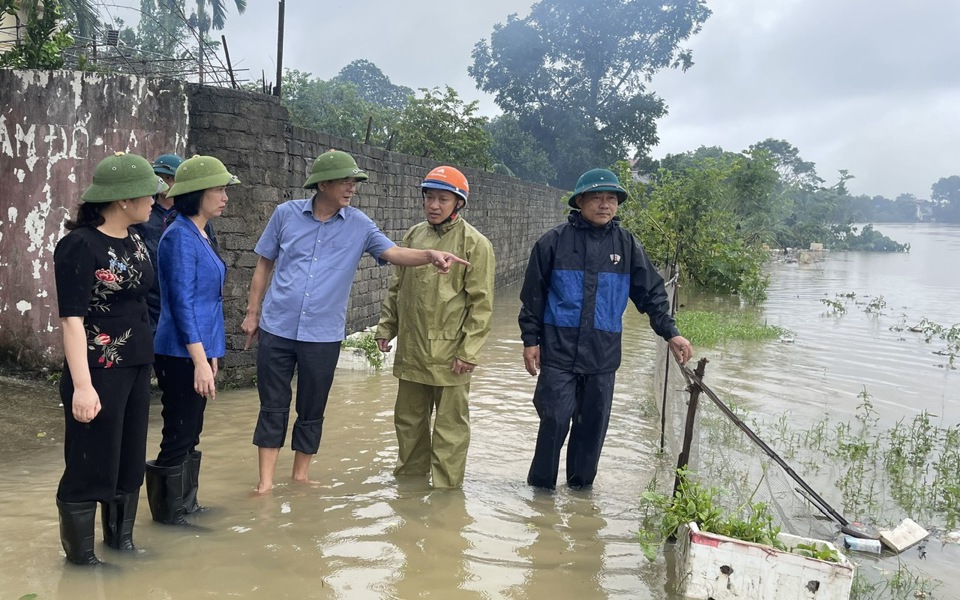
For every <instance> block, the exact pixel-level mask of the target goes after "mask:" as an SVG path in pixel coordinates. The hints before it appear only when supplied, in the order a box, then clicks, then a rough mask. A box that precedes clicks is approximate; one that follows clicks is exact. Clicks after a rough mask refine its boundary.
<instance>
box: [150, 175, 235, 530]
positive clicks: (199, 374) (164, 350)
mask: <svg viewBox="0 0 960 600" xmlns="http://www.w3.org/2000/svg"><path fill="white" fill-rule="evenodd" d="M238 183H240V181H239V180H238V179H237V178H236V177H235V176H233V175H232V174H231V173H230V172H228V171H227V169H226V167H224V166H223V163H222V162H220V161H219V160H218V159H216V158H214V157H212V156H194V157H192V158H189V159H187V160H185V161H183V164H181V165H180V166H179V167H178V168H177V175H176V181H175V183H174V184H173V187H172V188H170V191H169V192H167V197H168V198H173V202H174V204H175V209H176V211H177V213H178V214H177V216H176V218H175V219H174V221H173V222H172V223H170V224H169V225H168V226H167V228H166V231H164V233H163V237H162V238H160V244H159V246H158V248H157V255H158V262H157V264H158V276H159V279H160V290H161V293H162V298H161V302H160V307H161V309H160V320H159V322H158V324H157V336H156V339H155V340H154V351H155V352H156V363H155V365H154V370H155V371H156V373H157V383H158V384H159V386H160V390H161V391H162V392H163V395H162V396H161V399H160V401H161V403H162V404H163V411H162V416H163V432H162V437H161V440H160V452H159V453H158V454H157V458H156V460H152V461H148V462H147V500H148V502H149V503H150V512H151V514H152V515H153V520H154V521H157V522H158V523H164V524H174V525H184V524H187V521H186V520H185V519H184V514H190V513H195V512H197V511H199V510H201V509H202V507H201V506H200V505H199V503H198V502H197V490H198V487H199V481H200V462H201V458H202V454H201V452H200V451H199V450H197V445H198V444H199V443H200V433H201V431H202V430H203V412H204V409H205V408H206V405H207V399H208V398H210V399H213V398H215V397H216V393H217V390H216V384H215V382H214V377H216V374H217V367H218V360H219V359H220V358H222V357H223V355H224V353H225V352H226V335H225V333H224V323H223V284H224V281H225V279H226V272H227V267H226V264H225V263H224V262H223V259H222V258H220V255H219V253H218V252H217V249H216V247H215V246H214V245H213V242H212V240H211V239H210V238H209V237H208V236H207V233H206V230H205V226H206V225H207V223H209V222H210V221H211V220H213V219H216V218H217V217H219V216H220V215H221V214H222V213H223V210H224V208H225V207H226V205H227V201H228V199H229V198H228V197H227V186H231V185H236V184H238Z"/></svg>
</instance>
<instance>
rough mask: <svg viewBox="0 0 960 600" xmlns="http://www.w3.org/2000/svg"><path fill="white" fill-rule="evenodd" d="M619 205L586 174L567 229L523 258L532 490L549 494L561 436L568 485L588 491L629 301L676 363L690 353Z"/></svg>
mask: <svg viewBox="0 0 960 600" xmlns="http://www.w3.org/2000/svg"><path fill="white" fill-rule="evenodd" d="M626 198H627V192H626V190H625V189H623V187H621V185H620V181H619V179H617V176H616V175H614V174H613V173H612V172H611V171H608V170H606V169H592V170H590V171H587V172H586V173H584V174H583V175H581V176H580V179H579V180H578V181H577V187H576V189H575V190H574V192H573V195H572V196H571V197H570V199H569V204H570V207H571V208H573V209H574V210H573V211H572V212H571V213H570V215H569V219H568V221H567V223H565V224H563V225H560V226H558V227H556V228H554V229H552V230H550V231H548V232H547V233H546V234H544V235H543V236H542V237H541V238H540V239H539V240H538V241H537V243H536V244H535V245H534V247H533V250H532V252H531V253H530V262H529V264H528V266H527V272H526V276H525V278H524V281H523V287H522V289H521V292H520V300H521V302H522V306H521V308H520V316H519V324H520V335H521V338H522V340H523V346H524V348H523V362H524V366H525V367H526V369H527V372H529V373H530V375H533V376H536V375H537V373H538V371H539V375H540V376H539V378H538V380H537V386H536V390H535V392H534V396H533V405H534V407H535V408H536V410H537V414H538V415H539V417H540V428H539V432H538V434H537V445H536V449H535V451H534V456H533V461H532V464H531V465H530V472H529V474H528V476H527V483H528V484H530V485H532V486H534V487H539V488H546V489H554V488H555V487H556V483H557V475H558V471H559V465H560V453H561V448H562V447H563V443H564V440H565V439H566V437H567V434H568V433H569V434H570V440H569V444H568V446H567V465H566V479H567V484H568V485H569V486H571V487H574V488H580V487H586V486H590V485H592V484H593V481H594V478H595V477H596V474H597V467H598V464H599V461H600V450H601V448H602V447H603V441H604V438H605V437H606V434H607V425H608V423H609V421H610V410H611V405H612V401H613V386H614V380H615V377H616V371H617V369H618V368H619V367H620V354H621V351H620V336H621V332H622V330H623V312H624V310H625V309H626V307H627V300H628V299H629V300H631V301H633V303H634V305H635V306H636V307H637V309H638V310H639V311H640V312H643V313H646V314H647V315H648V316H649V319H650V326H651V327H652V328H653V330H654V331H655V332H656V334H657V335H659V336H660V337H662V338H663V339H664V340H666V341H667V344H668V345H669V348H670V351H671V352H672V353H673V354H674V356H675V357H676V358H677V360H679V361H680V362H681V363H682V364H683V363H686V362H687V361H688V360H689V359H690V357H691V356H692V355H693V348H692V347H691V345H690V342H688V341H687V340H686V339H685V338H684V337H683V336H681V335H680V332H679V330H678V329H677V326H676V324H675V323H674V320H673V317H672V316H671V314H670V304H669V302H668V300H667V294H666V291H665V289H664V283H663V279H662V278H661V277H660V275H659V274H658V273H657V271H656V269H655V268H654V267H653V265H652V264H651V263H650V260H649V259H648V258H647V256H646V253H645V252H644V251H643V248H642V247H641V246H640V243H639V242H638V241H637V240H636V238H634V237H633V235H632V234H631V233H630V232H628V231H626V230H624V229H621V228H620V223H619V219H618V218H617V216H616V215H617V209H618V207H619V205H620V203H622V202H623V201H624V200H626ZM571 421H572V429H571Z"/></svg>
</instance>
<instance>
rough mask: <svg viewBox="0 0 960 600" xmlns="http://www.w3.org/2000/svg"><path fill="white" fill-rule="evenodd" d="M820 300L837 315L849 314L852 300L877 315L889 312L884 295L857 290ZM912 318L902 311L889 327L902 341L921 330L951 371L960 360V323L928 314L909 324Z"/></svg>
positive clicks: (935, 353)
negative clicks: (942, 321) (862, 293)
mask: <svg viewBox="0 0 960 600" xmlns="http://www.w3.org/2000/svg"><path fill="white" fill-rule="evenodd" d="M820 303H821V304H823V305H824V306H826V307H827V309H828V312H827V314H828V315H829V316H833V317H840V316H843V315H845V314H846V313H847V311H848V308H847V306H848V304H852V305H853V306H854V307H855V308H857V309H858V310H860V311H862V312H864V313H866V314H869V315H874V316H876V317H880V316H883V315H885V314H886V313H885V312H884V311H885V310H886V309H887V308H888V307H887V301H886V299H885V298H884V297H883V296H882V295H880V296H864V297H860V296H858V295H857V294H855V293H853V292H847V293H842V294H836V295H835V296H834V297H833V298H821V299H820ZM909 318H910V317H909V316H908V315H907V314H905V313H901V314H900V315H899V317H898V320H897V323H896V324H894V325H891V326H890V327H889V330H890V331H892V332H895V333H897V334H899V337H898V338H897V339H898V340H899V341H906V340H907V337H906V335H907V334H910V333H914V334H919V335H920V337H922V338H923V341H924V343H926V344H930V345H931V346H933V348H934V349H933V350H931V353H932V354H934V355H936V356H940V357H943V358H944V359H945V361H946V362H944V363H942V364H940V365H938V366H940V367H942V368H944V369H948V370H951V371H954V370H956V369H957V363H958V360H960V323H954V324H952V325H941V324H940V323H937V322H935V321H932V320H930V319H928V318H927V317H921V319H920V321H919V322H918V323H917V324H916V325H908V324H907V323H908V322H909Z"/></svg>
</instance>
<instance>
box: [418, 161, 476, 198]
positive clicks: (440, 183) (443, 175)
mask: <svg viewBox="0 0 960 600" xmlns="http://www.w3.org/2000/svg"><path fill="white" fill-rule="evenodd" d="M427 188H430V189H435V190H447V191H448V192H453V193H454V194H456V195H458V196H460V197H461V198H463V201H464V202H466V201H467V196H468V195H469V194H470V185H469V184H467V178H466V177H465V176H464V175H463V173H461V172H460V171H459V170H458V169H455V168H453V167H449V166H446V165H444V166H442V167H437V168H435V169H433V170H432V171H430V172H429V173H427V176H426V177H424V178H423V183H421V184H420V189H421V190H424V189H427Z"/></svg>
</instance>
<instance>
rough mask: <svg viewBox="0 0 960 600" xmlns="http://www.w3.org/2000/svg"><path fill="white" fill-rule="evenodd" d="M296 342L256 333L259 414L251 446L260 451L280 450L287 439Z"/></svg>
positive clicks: (268, 333) (261, 331) (261, 332)
mask: <svg viewBox="0 0 960 600" xmlns="http://www.w3.org/2000/svg"><path fill="white" fill-rule="evenodd" d="M295 344H296V342H295V341H294V340H288V339H286V338H282V337H279V336H276V335H273V334H272V333H270V332H268V331H263V330H260V343H259V346H258V347H257V391H258V392H259V394H260V415H259V416H258V417H257V427H256V429H255V430H254V432H253V443H254V445H256V446H259V447H261V448H282V447H283V443H284V440H285V439H286V437H287V423H288V421H289V418H290V401H291V399H292V398H293V391H292V387H291V384H292V381H293V372H294V369H295V368H296V366H297V354H296V348H295Z"/></svg>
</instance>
